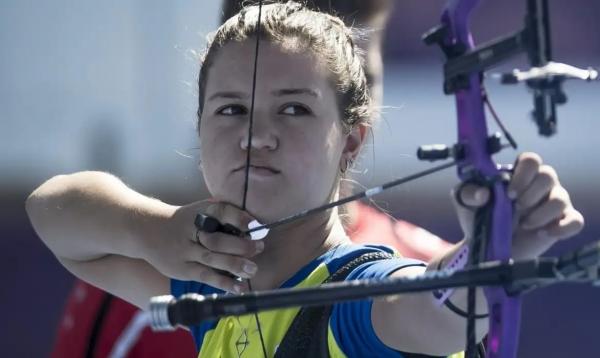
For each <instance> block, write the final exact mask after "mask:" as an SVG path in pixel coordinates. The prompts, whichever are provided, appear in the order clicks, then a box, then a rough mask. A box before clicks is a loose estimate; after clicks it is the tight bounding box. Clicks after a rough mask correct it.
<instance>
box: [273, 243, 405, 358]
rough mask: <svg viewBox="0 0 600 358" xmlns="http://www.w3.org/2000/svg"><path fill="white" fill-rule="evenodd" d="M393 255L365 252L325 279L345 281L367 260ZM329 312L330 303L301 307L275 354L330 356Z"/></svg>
mask: <svg viewBox="0 0 600 358" xmlns="http://www.w3.org/2000/svg"><path fill="white" fill-rule="evenodd" d="M393 257H394V255H393V254H390V253H387V252H369V253H366V254H362V255H360V256H358V257H357V258H355V259H353V260H351V261H350V262H348V263H347V264H345V265H343V266H342V267H340V268H339V269H338V270H337V271H336V272H334V273H333V274H332V275H331V276H329V277H328V278H327V279H326V280H325V281H323V283H330V282H336V281H343V280H345V279H346V277H348V275H349V274H350V273H351V272H352V271H353V270H354V269H355V268H357V267H358V266H360V265H362V264H364V263H367V262H371V261H378V260H386V259H391V258H393ZM330 314H331V305H328V306H315V307H302V308H301V309H300V311H299V312H298V314H297V315H296V317H295V318H294V321H292V324H291V325H290V328H289V329H288V330H287V332H286V334H285V336H284V337H283V339H282V341H281V343H280V344H279V347H278V348H277V351H276V352H275V358H282V357H286V358H287V357H291V358H305V357H329V348H328V346H327V330H328V327H329V316H330Z"/></svg>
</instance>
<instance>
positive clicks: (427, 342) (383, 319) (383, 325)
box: [371, 242, 488, 356]
mask: <svg viewBox="0 0 600 358" xmlns="http://www.w3.org/2000/svg"><path fill="white" fill-rule="evenodd" d="M462 245H464V243H463V242H461V243H459V244H457V245H456V246H454V247H453V248H452V249H451V250H450V251H449V252H448V253H446V254H445V255H443V257H441V258H438V259H435V260H433V261H431V262H430V263H429V264H428V265H427V268H426V269H425V268H424V267H407V268H404V269H402V270H399V271H396V272H395V273H393V274H392V277H407V276H408V277H411V276H418V275H420V274H422V273H423V272H425V271H430V270H436V269H437V267H438V265H439V262H440V260H442V267H444V266H445V263H446V262H448V261H449V260H450V259H451V258H452V257H453V256H454V255H455V253H456V251H457V250H459V249H460V248H461V247H462ZM450 301H451V302H452V303H453V304H454V305H455V306H457V307H459V308H460V309H461V310H463V311H464V312H466V311H467V309H466V308H467V290H466V289H456V290H455V291H454V293H453V294H452V296H451V297H450ZM476 302H477V308H476V310H475V311H476V313H477V314H485V313H487V304H486V302H487V301H486V299H485V296H484V294H483V290H481V289H478V290H477V298H476ZM391 317H394V318H391ZM371 320H372V323H373V328H374V329H375V332H376V334H377V336H378V337H379V339H381V341H382V342H383V343H385V344H386V345H387V346H389V347H392V348H394V349H397V350H401V351H405V352H413V353H421V354H428V355H435V356H446V355H450V354H452V353H456V352H460V351H462V350H463V349H464V347H465V342H466V330H467V325H466V323H467V320H466V319H465V318H463V317H461V316H459V315H457V314H456V313H454V312H452V311H450V310H449V309H448V308H447V307H446V306H445V305H443V304H442V305H441V306H440V305H438V304H437V302H436V301H435V298H434V296H433V294H432V293H431V292H425V293H415V294H406V295H398V296H392V297H388V298H382V299H378V300H375V301H374V302H373V308H372V311H371ZM487 328H488V320H487V318H484V319H478V320H476V330H477V331H476V336H477V341H480V340H481V339H483V336H484V335H485V334H486V332H487Z"/></svg>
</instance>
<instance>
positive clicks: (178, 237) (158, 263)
mask: <svg viewBox="0 0 600 358" xmlns="http://www.w3.org/2000/svg"><path fill="white" fill-rule="evenodd" d="M26 206H27V213H28V214H29V217H30V219H31V222H32V223H33V226H34V228H35V230H36V232H37V233H38V235H39V236H40V237H41V238H42V241H44V243H45V244H46V245H47V246H48V248H50V250H51V251H52V252H53V253H54V255H56V257H57V258H58V260H59V261H60V262H61V263H62V264H63V265H64V266H65V267H66V268H67V269H68V270H70V271H71V272H72V273H73V274H75V275H76V276H78V277H80V278H82V279H83V280H85V281H88V282H90V283H92V284H94V285H96V286H98V287H100V288H102V289H104V290H106V291H109V292H111V293H113V294H115V295H117V296H119V297H122V298H124V299H126V300H128V301H129V302H131V303H133V304H135V305H137V306H139V307H141V308H146V306H147V304H148V300H149V299H150V297H152V296H156V295H161V294H166V293H169V291H170V289H169V279H168V278H176V279H180V280H189V281H197V282H202V283H206V284H209V285H211V286H214V287H218V288H221V289H223V290H226V291H240V290H243V289H244V287H242V286H241V285H240V283H239V282H238V281H236V280H235V279H234V278H232V276H231V275H230V274H233V275H235V276H236V277H243V278H249V277H251V276H253V275H254V272H255V270H254V271H250V272H247V270H246V268H247V267H248V265H250V266H252V265H254V263H253V262H252V261H250V260H249V259H250V258H252V257H253V256H254V255H256V254H258V253H259V252H260V251H262V247H263V246H261V245H260V244H262V243H261V242H254V241H250V240H247V239H246V238H240V237H237V236H231V235H226V234H222V233H212V234H209V233H203V232H200V233H198V232H197V230H196V228H195V226H194V217H195V216H196V214H197V213H198V212H199V211H202V212H204V213H208V214H209V215H212V216H215V217H217V218H218V219H220V220H221V221H222V222H228V223H231V224H232V225H235V226H238V227H243V226H244V225H247V223H248V222H249V221H250V220H251V218H250V217H249V215H248V214H247V213H245V212H243V211H241V210H239V209H238V208H235V207H233V206H231V205H229V204H227V203H215V202H212V203H209V202H207V201H197V202H194V203H191V204H188V205H185V206H180V207H177V206H172V205H168V204H165V203H163V202H161V201H159V200H156V199H153V198H149V197H146V196H143V195H142V194H140V193H137V192H135V191H134V190H131V189H130V188H128V187H127V186H126V185H125V184H123V182H121V181H120V180H119V179H118V178H116V177H114V176H112V175H110V174H107V173H100V172H81V173H75V174H71V175H60V176H57V177H54V178H52V179H50V180H48V181H47V182H45V183H44V184H42V185H41V186H40V187H39V188H38V189H36V190H35V191H34V192H33V193H32V194H31V195H30V197H29V198H28V199H27V203H26ZM228 273H230V274H228Z"/></svg>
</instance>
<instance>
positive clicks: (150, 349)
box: [51, 204, 451, 358]
mask: <svg viewBox="0 0 600 358" xmlns="http://www.w3.org/2000/svg"><path fill="white" fill-rule="evenodd" d="M356 210H357V212H356V218H357V220H356V222H355V223H354V224H353V225H351V226H350V227H349V228H348V233H349V234H350V237H351V239H352V241H354V242H355V243H361V244H369V243H370V244H373V243H377V244H383V245H389V246H392V247H395V248H396V249H397V250H398V251H399V252H400V253H401V254H402V255H403V256H406V257H412V258H417V259H421V260H424V261H428V260H430V259H431V258H432V257H433V256H435V255H436V254H438V253H440V252H444V251H445V250H447V249H448V248H449V247H450V246H451V244H450V243H448V242H446V241H444V240H442V239H440V238H439V237H437V236H435V235H433V234H432V233H430V232H428V231H427V230H425V229H422V228H420V227H417V226H415V225H413V224H410V223H408V222H406V221H397V220H394V219H393V218H391V217H389V216H387V215H386V214H383V213H381V212H379V211H377V210H375V209H373V208H371V207H368V206H365V205H362V204H359V205H357V206H356ZM196 355H197V352H196V347H195V345H194V341H193V339H192V336H191V335H190V334H189V333H188V332H187V331H186V330H184V329H178V330H177V331H175V332H168V333H165V332H152V330H151V329H150V327H149V320H148V316H147V314H146V313H144V312H143V311H141V310H139V309H138V308H137V307H135V306H133V305H131V304H129V303H127V302H125V301H123V300H121V299H119V298H117V297H114V296H112V295H110V294H108V293H106V292H104V291H102V290H100V289H98V288H96V287H94V286H92V285H89V284H87V283H85V282H83V281H77V283H76V284H75V287H74V288H73V290H72V292H71V294H70V296H69V298H68V301H67V304H66V310H65V313H64V315H63V318H62V320H61V322H60V326H59V329H58V334H57V338H56V343H55V346H54V350H53V351H52V355H51V357H52V358H80V357H90V358H91V357H95V358H104V357H114V358H117V357H130V358H135V357H154V358H163V357H196Z"/></svg>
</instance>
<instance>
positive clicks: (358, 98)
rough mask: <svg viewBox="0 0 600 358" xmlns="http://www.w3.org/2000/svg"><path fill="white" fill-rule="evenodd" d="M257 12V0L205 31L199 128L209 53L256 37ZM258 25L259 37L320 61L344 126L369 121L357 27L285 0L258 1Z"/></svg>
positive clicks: (369, 106) (370, 114)
mask: <svg viewBox="0 0 600 358" xmlns="http://www.w3.org/2000/svg"><path fill="white" fill-rule="evenodd" d="M258 13H259V7H258V5H252V6H248V7H245V8H243V9H242V10H241V11H240V12H239V13H238V14H237V15H235V16H233V17H231V18H230V19H229V20H227V21H226V22H225V23H223V25H221V26H220V27H219V28H218V29H217V30H216V32H214V33H213V34H212V35H211V36H210V37H209V41H208V45H207V48H206V51H205V53H204V56H203V57H202V60H201V67H200V74H199V79H198V89H199V91H198V94H199V95H198V112H197V114H198V131H199V130H200V120H201V117H202V110H203V105H204V99H205V98H204V97H205V90H206V82H207V78H208V75H209V69H210V67H211V65H212V63H213V61H214V58H215V57H216V55H217V53H218V51H219V49H221V48H222V47H223V46H225V45H226V44H228V43H230V42H243V41H245V40H247V39H249V38H252V37H254V38H255V36H256V34H257V24H258ZM258 30H259V31H258V36H259V38H260V39H265V40H268V41H271V42H273V43H276V44H279V45H281V46H282V47H283V48H284V49H285V50H288V51H294V52H305V51H306V50H310V53H311V54H312V55H314V56H316V58H317V59H319V60H320V61H321V62H322V63H323V64H324V66H325V68H326V69H327V70H328V72H329V75H330V80H331V81H332V85H333V86H335V88H336V94H337V105H338V110H339V111H340V115H341V118H342V124H343V127H344V128H345V129H346V130H350V129H351V128H352V127H354V126H356V125H365V126H370V125H371V124H372V122H373V115H374V111H373V108H372V103H371V96H370V93H369V85H368V83H367V78H366V76H365V72H364V68H363V57H362V51H361V49H360V48H359V47H358V46H356V45H355V42H356V40H357V39H358V36H359V35H360V34H359V32H358V31H357V30H356V29H351V28H349V27H347V26H346V25H345V24H344V22H343V21H342V20H341V19H339V18H338V17H335V16H332V15H329V14H325V13H321V12H316V11H312V10H310V9H308V8H307V7H306V6H304V5H302V4H300V3H297V2H294V1H288V2H286V3H272V4H268V5H263V6H262V13H261V21H260V28H259V29H258ZM259 65H260V64H259Z"/></svg>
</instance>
